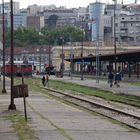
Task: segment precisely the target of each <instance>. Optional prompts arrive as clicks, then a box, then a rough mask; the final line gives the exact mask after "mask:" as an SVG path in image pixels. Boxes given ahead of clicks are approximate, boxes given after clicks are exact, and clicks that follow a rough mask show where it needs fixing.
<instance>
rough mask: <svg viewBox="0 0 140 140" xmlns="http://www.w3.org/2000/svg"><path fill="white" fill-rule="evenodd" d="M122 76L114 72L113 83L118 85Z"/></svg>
mask: <svg viewBox="0 0 140 140" xmlns="http://www.w3.org/2000/svg"><path fill="white" fill-rule="evenodd" d="M121 79H122V77H121V74H120V73H116V74H115V84H116V85H117V87H120V85H119V83H120V81H121Z"/></svg>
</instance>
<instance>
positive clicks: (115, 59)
mask: <svg viewBox="0 0 140 140" xmlns="http://www.w3.org/2000/svg"><path fill="white" fill-rule="evenodd" d="M113 1H114V20H113V21H114V23H113V25H114V63H115V70H114V72H115V74H116V72H117V57H116V49H117V48H116V27H115V18H116V14H115V12H116V1H117V0H113Z"/></svg>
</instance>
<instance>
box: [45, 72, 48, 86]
mask: <svg viewBox="0 0 140 140" xmlns="http://www.w3.org/2000/svg"><path fill="white" fill-rule="evenodd" d="M45 82H46V85H47V86H48V82H49V75H48V74H47V75H46V77H45Z"/></svg>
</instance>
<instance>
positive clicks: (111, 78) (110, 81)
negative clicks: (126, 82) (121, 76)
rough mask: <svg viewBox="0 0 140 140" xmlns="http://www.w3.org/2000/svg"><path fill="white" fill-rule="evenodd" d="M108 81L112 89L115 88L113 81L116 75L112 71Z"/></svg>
mask: <svg viewBox="0 0 140 140" xmlns="http://www.w3.org/2000/svg"><path fill="white" fill-rule="evenodd" d="M108 80H109V84H110V87H112V86H113V81H114V74H113V72H112V71H110V72H109V74H108Z"/></svg>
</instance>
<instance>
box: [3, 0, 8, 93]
mask: <svg viewBox="0 0 140 140" xmlns="http://www.w3.org/2000/svg"><path fill="white" fill-rule="evenodd" d="M2 26H3V33H2V42H3V89H2V93H7V91H6V89H5V14H4V0H2Z"/></svg>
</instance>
